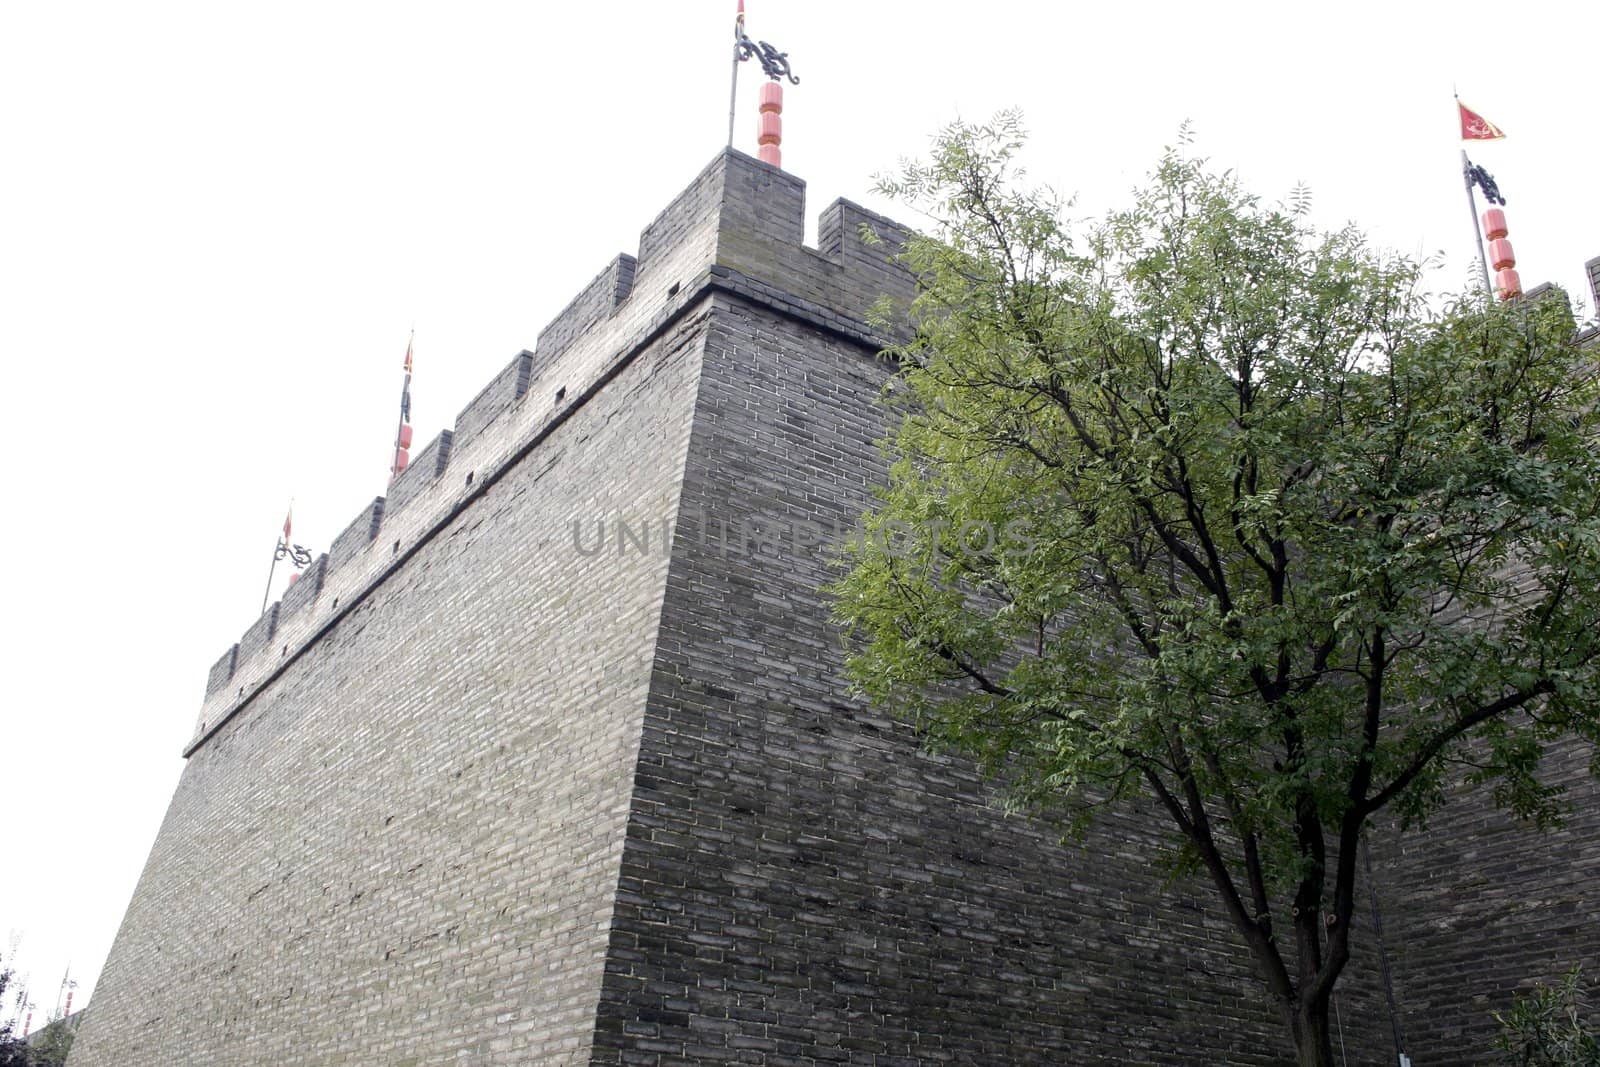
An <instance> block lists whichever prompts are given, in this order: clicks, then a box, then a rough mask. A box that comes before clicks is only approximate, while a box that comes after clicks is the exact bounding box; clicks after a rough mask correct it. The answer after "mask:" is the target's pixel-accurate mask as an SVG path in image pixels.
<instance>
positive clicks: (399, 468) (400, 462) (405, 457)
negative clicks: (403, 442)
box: [394, 448, 411, 474]
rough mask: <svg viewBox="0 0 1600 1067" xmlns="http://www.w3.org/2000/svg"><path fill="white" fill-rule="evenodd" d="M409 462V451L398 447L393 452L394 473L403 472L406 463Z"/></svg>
mask: <svg viewBox="0 0 1600 1067" xmlns="http://www.w3.org/2000/svg"><path fill="white" fill-rule="evenodd" d="M410 462H411V453H409V452H407V451H406V450H405V449H403V448H402V449H399V450H398V451H396V452H395V454H394V472H395V473H396V474H400V473H402V472H404V471H405V469H406V464H408V463H410Z"/></svg>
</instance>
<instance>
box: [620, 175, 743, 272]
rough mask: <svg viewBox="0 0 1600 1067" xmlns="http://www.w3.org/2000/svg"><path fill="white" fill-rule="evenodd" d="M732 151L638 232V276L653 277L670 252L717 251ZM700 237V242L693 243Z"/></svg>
mask: <svg viewBox="0 0 1600 1067" xmlns="http://www.w3.org/2000/svg"><path fill="white" fill-rule="evenodd" d="M734 155H736V153H733V152H731V151H727V152H723V153H721V154H719V155H718V156H717V157H716V158H715V159H713V160H712V161H711V162H710V163H708V164H707V165H706V167H705V169H704V170H702V171H701V172H700V173H699V174H698V175H697V176H696V177H695V179H694V181H692V182H690V183H689V186H688V188H686V189H684V191H683V192H681V193H679V194H678V196H677V198H676V199H674V200H673V201H672V203H670V204H668V205H667V207H666V209H665V210H664V211H662V212H661V214H659V215H657V216H656V217H655V218H654V219H653V220H652V221H651V222H650V224H649V225H648V226H646V227H645V228H644V229H643V230H642V231H640V233H639V257H638V263H637V265H636V274H638V275H640V276H645V275H649V274H652V273H653V272H654V271H655V269H656V268H657V267H658V266H659V265H660V263H661V262H662V261H663V260H665V259H667V258H668V256H669V254H670V253H674V252H677V251H678V250H680V249H682V248H684V247H685V246H687V245H690V244H700V245H701V246H702V253H703V258H706V259H708V260H709V259H710V257H711V256H712V255H714V254H715V250H716V231H717V219H718V217H719V215H720V212H721V208H722V188H723V171H724V169H725V167H726V163H727V160H728V159H729V158H731V157H733V156H734ZM691 238H697V239H698V240H691Z"/></svg>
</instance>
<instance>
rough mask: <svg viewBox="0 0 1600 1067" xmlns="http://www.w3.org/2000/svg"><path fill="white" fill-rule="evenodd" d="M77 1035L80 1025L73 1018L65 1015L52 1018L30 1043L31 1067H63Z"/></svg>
mask: <svg viewBox="0 0 1600 1067" xmlns="http://www.w3.org/2000/svg"><path fill="white" fill-rule="evenodd" d="M77 1036H78V1027H77V1024H76V1023H75V1022H74V1021H73V1019H69V1018H67V1017H65V1016H63V1017H60V1018H56V1019H51V1020H50V1022H49V1023H47V1024H46V1025H45V1027H44V1029H43V1030H41V1031H40V1032H39V1034H38V1035H37V1036H36V1037H34V1038H33V1039H32V1040H31V1041H30V1042H29V1044H28V1054H29V1057H30V1067H62V1065H63V1064H65V1063H66V1062H67V1053H68V1052H70V1051H72V1041H73V1039H74V1038H76V1037H77Z"/></svg>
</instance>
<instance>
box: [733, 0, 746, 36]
mask: <svg viewBox="0 0 1600 1067" xmlns="http://www.w3.org/2000/svg"><path fill="white" fill-rule="evenodd" d="M743 36H744V0H739V17H738V18H736V19H734V20H733V37H734V40H738V39H739V38H741V37H743Z"/></svg>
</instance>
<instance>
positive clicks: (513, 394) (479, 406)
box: [453, 349, 533, 449]
mask: <svg viewBox="0 0 1600 1067" xmlns="http://www.w3.org/2000/svg"><path fill="white" fill-rule="evenodd" d="M532 378H533V353H532V352H529V351H528V350H527V349H523V350H522V351H521V352H519V353H517V355H516V356H514V357H513V358H512V360H511V362H510V363H507V364H506V366H505V369H504V370H502V371H501V372H500V373H499V374H497V375H495V376H494V379H493V380H492V381H490V382H489V384H488V385H486V386H484V387H483V390H482V391H481V392H479V393H478V395H477V396H475V397H473V398H472V402H471V403H470V404H468V405H467V406H466V407H465V408H463V409H462V410H461V414H459V415H457V416H456V428H455V440H454V445H453V447H454V448H457V449H460V448H465V447H466V446H467V444H468V443H469V442H471V441H472V439H473V438H474V437H476V436H477V435H478V434H480V433H482V432H483V429H484V427H486V426H488V425H489V424H490V423H491V422H493V421H494V420H495V419H497V418H499V417H500V414H501V412H503V411H505V410H506V408H508V407H510V406H511V405H512V404H513V403H515V402H516V401H517V400H518V399H520V398H521V397H522V395H523V394H524V393H526V392H527V391H528V383H529V382H530V381H531V380H532Z"/></svg>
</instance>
